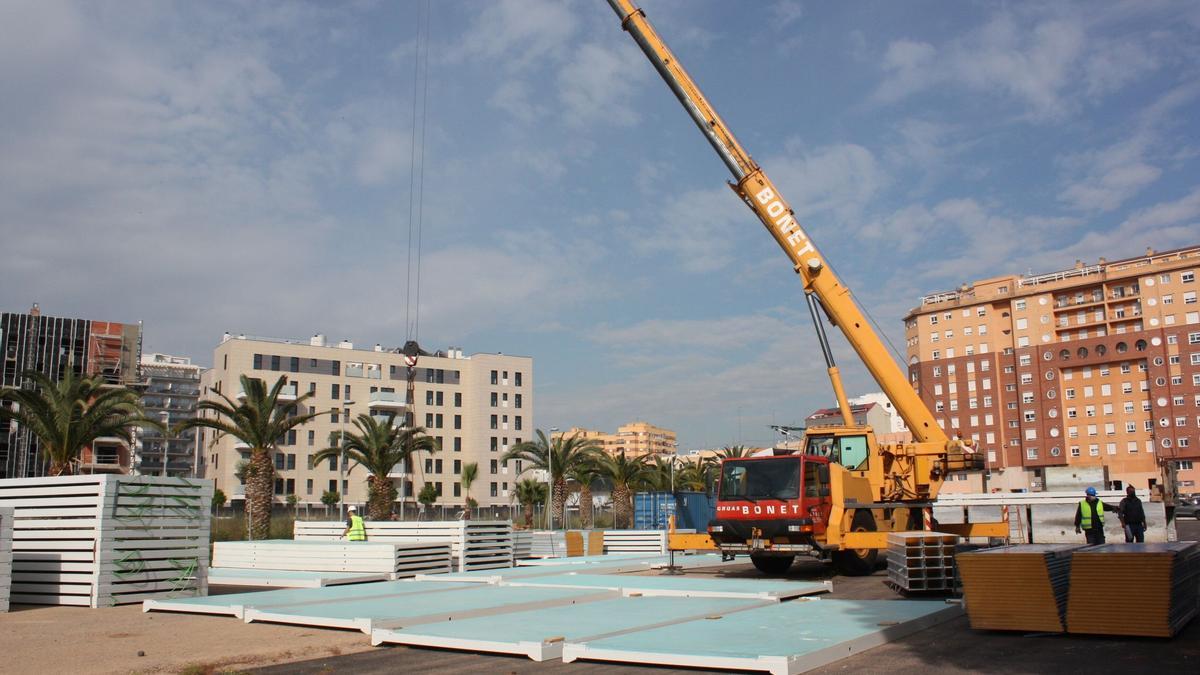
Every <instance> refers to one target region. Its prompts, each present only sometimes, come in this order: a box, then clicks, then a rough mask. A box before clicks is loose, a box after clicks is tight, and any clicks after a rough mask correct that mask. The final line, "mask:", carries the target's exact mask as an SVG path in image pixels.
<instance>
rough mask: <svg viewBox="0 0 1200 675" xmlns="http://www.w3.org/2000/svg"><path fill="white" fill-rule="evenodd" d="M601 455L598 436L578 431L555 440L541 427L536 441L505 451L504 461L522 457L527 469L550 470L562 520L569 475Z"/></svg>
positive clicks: (556, 507) (557, 515) (556, 516)
mask: <svg viewBox="0 0 1200 675" xmlns="http://www.w3.org/2000/svg"><path fill="white" fill-rule="evenodd" d="M600 454H601V450H600V445H599V444H598V443H597V442H596V441H595V439H590V438H580V437H579V434H578V433H574V434H571V436H569V437H563V436H559V437H558V438H556V439H554V440H553V442H551V441H550V440H549V439H547V438H546V434H545V433H543V432H542V430H541V429H539V430H538V432H537V440H536V441H525V442H524V443H518V444H516V445H515V446H513V447H512V448H511V449H510V450H509V451H508V452H506V453H504V457H503V459H504V461H506V462H507V461H510V460H514V459H519V460H522V461H524V462H527V463H528V466H527V467H526V470H529V469H537V470H541V471H546V470H547V469H549V470H550V474H551V475H550V482H551V483H553V484H554V492H553V497H552V501H553V511H554V513H553V517H554V520H556V521H558V522H561V521H562V515H563V505H564V504H566V501H567V481H566V474H567V472H569V471H570V470H571V468H572V467H574V466H575V465H577V464H580V463H587V462H589V461H591V460H592V459H594V458H595V457H597V456H599V455H600Z"/></svg>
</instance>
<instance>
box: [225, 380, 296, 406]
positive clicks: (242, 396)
mask: <svg viewBox="0 0 1200 675" xmlns="http://www.w3.org/2000/svg"><path fill="white" fill-rule="evenodd" d="M267 391H270V390H269V389H268V390H267ZM297 398H299V395H298V394H297V390H296V383H295V382H290V383H288V384H285V385H283V388H282V389H280V390H279V396H278V397H276V399H275V400H276V402H278V403H294V402H295V401H296V399H297ZM237 400H238V401H245V400H246V392H245V390H238V395H237Z"/></svg>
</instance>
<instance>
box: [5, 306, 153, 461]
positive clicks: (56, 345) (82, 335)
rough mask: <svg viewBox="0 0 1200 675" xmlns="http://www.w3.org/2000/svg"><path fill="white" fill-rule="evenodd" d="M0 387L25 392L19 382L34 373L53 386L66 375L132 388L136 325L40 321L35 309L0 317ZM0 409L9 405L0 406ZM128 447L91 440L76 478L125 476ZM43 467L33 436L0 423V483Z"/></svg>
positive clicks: (137, 350) (139, 346)
mask: <svg viewBox="0 0 1200 675" xmlns="http://www.w3.org/2000/svg"><path fill="white" fill-rule="evenodd" d="M0 345H2V347H0V348H2V349H3V354H2V355H0V386H4V387H23V386H25V387H28V386H32V382H31V381H29V380H28V379H26V378H25V377H24V373H26V372H27V371H36V372H39V373H42V374H43V375H46V376H47V377H49V378H50V379H51V380H53V381H55V382H57V381H59V380H60V379H62V377H63V376H64V375H65V374H66V373H67V372H74V373H75V374H77V375H80V376H84V377H94V376H99V377H102V378H103V379H104V381H105V382H106V383H108V384H112V385H115V386H136V385H137V384H138V382H139V375H138V365H139V364H138V361H139V358H140V356H141V351H142V327H141V324H131V323H117V322H112V321H94V320H91V319H69V318H63V317H55V316H43V315H42V312H41V309H40V308H39V307H38V306H37V305H36V304H35V305H33V307H32V309H30V310H29V311H28V312H26V313H15V312H4V313H3V314H0ZM0 405H5V406H7V405H11V402H9V401H0ZM131 467H132V454H131V451H130V447H129V444H127V443H126V442H125V441H123V440H121V439H119V438H115V437H113V438H102V439H97V441H96V443H95V444H94V445H93V447H90V448H86V449H85V450H84V452H83V456H82V457H81V458H80V465H79V466H78V467H77V470H78V471H80V472H82V473H128V472H129V471H130V468H131ZM48 470H49V462H47V461H46V458H45V457H44V456H43V455H42V453H41V452H40V450H39V448H38V441H37V437H36V436H34V435H33V434H31V433H30V432H29V430H28V429H23V428H21V427H20V426H19V425H18V424H16V423H15V422H8V421H0V478H28V477H33V476H44V475H46V472H47V471H48Z"/></svg>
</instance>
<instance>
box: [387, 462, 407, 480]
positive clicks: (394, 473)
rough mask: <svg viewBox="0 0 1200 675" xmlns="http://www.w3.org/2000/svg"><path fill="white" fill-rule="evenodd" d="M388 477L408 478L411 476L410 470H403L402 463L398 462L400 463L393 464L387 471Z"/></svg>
mask: <svg viewBox="0 0 1200 675" xmlns="http://www.w3.org/2000/svg"><path fill="white" fill-rule="evenodd" d="M388 478H403V479H408V478H412V472H411V471H405V466H404V464H403V463H400V464H396V465H395V466H393V467H392V470H391V471H388Z"/></svg>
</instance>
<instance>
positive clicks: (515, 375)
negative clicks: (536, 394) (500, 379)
mask: <svg viewBox="0 0 1200 675" xmlns="http://www.w3.org/2000/svg"><path fill="white" fill-rule="evenodd" d="M513 384H515V385H516V386H518V387H519V386H521V371H519V370H518V371H516V372H514V373H513Z"/></svg>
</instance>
